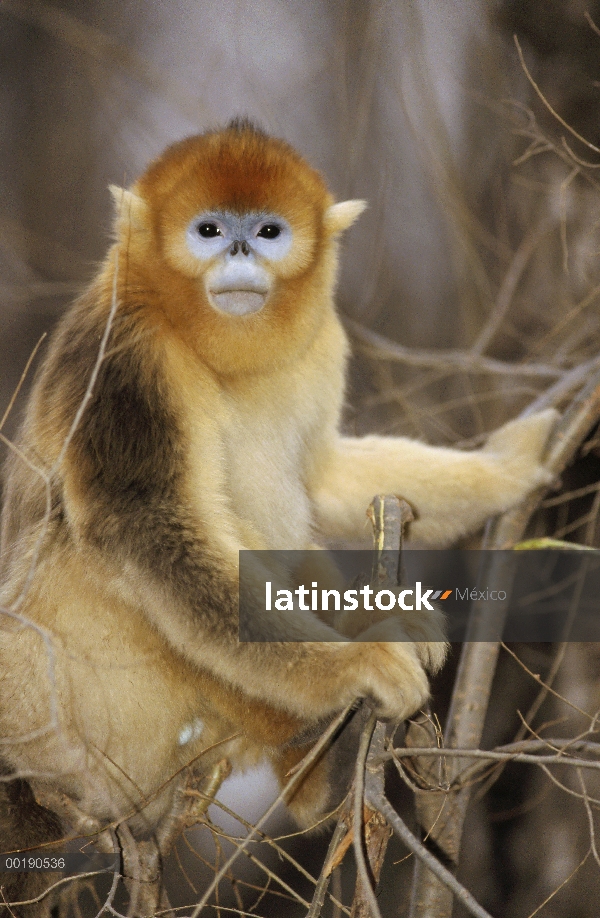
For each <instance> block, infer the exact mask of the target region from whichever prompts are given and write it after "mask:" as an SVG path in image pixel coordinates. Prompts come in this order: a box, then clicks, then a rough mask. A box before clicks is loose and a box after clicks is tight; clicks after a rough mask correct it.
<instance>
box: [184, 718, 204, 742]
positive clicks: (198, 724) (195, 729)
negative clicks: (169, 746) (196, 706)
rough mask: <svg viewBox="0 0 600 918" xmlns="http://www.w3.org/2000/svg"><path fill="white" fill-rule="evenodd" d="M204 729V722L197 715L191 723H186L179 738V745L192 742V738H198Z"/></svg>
mask: <svg viewBox="0 0 600 918" xmlns="http://www.w3.org/2000/svg"><path fill="white" fill-rule="evenodd" d="M203 730H204V723H203V722H202V721H201V720H200V718H199V717H196V718H195V719H194V720H193V721H192V722H191V724H186V726H185V727H183V729H182V730H181V731H180V733H179V740H178V742H179V745H180V746H185V745H186V744H187V743H191V741H192V740H195V739H198V737H200V736H202V731H203Z"/></svg>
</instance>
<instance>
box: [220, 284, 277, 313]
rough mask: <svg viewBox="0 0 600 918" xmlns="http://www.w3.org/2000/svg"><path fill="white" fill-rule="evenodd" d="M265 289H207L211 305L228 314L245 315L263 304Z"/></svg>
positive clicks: (255, 310)
mask: <svg viewBox="0 0 600 918" xmlns="http://www.w3.org/2000/svg"><path fill="white" fill-rule="evenodd" d="M267 293H268V291H267V290H263V289H252V290H248V289H241V290H240V289H237V290H222V289H221V290H219V289H217V290H215V289H213V290H209V299H210V302H211V305H212V306H214V308H215V309H217V310H218V311H219V312H225V313H227V314H228V315H230V316H247V315H250V314H251V313H253V312H258V311H259V310H260V309H262V308H263V306H264V305H265V300H266V299H267Z"/></svg>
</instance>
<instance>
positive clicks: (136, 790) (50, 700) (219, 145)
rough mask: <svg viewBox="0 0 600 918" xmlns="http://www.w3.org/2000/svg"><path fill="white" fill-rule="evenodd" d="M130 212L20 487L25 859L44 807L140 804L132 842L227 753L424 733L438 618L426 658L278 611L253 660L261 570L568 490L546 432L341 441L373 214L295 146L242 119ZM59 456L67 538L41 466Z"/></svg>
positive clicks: (32, 417)
mask: <svg viewBox="0 0 600 918" xmlns="http://www.w3.org/2000/svg"><path fill="white" fill-rule="evenodd" d="M112 192H113V195H114V198H115V201H116V214H117V216H116V224H115V241H114V243H113V245H112V246H111V248H110V250H109V252H108V255H107V257H106V260H105V262H104V264H103V266H102V268H101V269H100V271H99V273H98V275H97V277H96V278H95V280H94V281H93V282H92V284H91V286H90V287H89V289H88V290H87V291H86V292H85V293H84V294H83V295H82V296H81V297H80V298H79V299H78V300H77V301H76V302H75V303H74V304H73V306H72V307H71V308H70V309H69V311H68V312H67V314H66V315H65V317H64V318H63V320H62V321H61V322H60V324H59V326H58V328H57V330H56V333H55V334H54V337H53V339H52V343H51V345H50V347H49V350H48V353H47V356H46V357H45V360H44V362H43V366H42V367H41V370H40V372H39V373H38V376H37V380H36V382H35V385H34V388H33V392H32V395H31V399H30V402H29V406H28V409H27V412H26V416H25V419H24V421H23V424H22V428H21V432H20V435H19V439H18V443H17V446H18V452H16V451H15V452H12V453H11V455H10V456H9V458H8V461H7V466H6V476H5V491H4V493H5V505H4V511H3V518H2V568H1V578H2V590H1V594H0V603H1V605H2V606H3V608H5V609H11V607H13V604H15V603H16V601H17V599H18V598H20V599H19V602H18V604H17V606H16V607H15V608H16V609H17V611H18V614H19V615H20V616H21V617H22V619H21V621H23V620H26V621H27V622H28V623H30V624H29V625H28V626H22V624H20V623H19V622H17V621H16V620H15V619H14V618H10V617H9V616H7V615H3V616H2V631H1V632H0V733H1V736H2V737H3V738H5V739H6V738H11V740H12V741H11V742H10V743H6V744H4V745H3V746H2V758H3V761H4V763H5V766H4V767H5V774H9V775H11V774H16V775H19V774H23V775H26V776H30V777H29V785H25V784H23V783H22V782H21V783H19V782H17V781H15V782H13V783H12V784H8V785H7V784H6V783H5V784H1V785H0V838H1V839H2V846H4V850H10V849H11V847H14V848H18V847H19V846H20V845H21V844H32V843H38V842H39V840H40V839H42V838H44V837H57V833H60V832H61V831H63V828H61V827H60V825H59V823H58V819H57V818H56V817H55V816H54V815H53V814H50V813H48V812H47V811H45V810H42V809H40V808H39V807H37V808H36V806H35V803H34V801H33V797H32V796H31V792H30V790H29V788H31V790H32V791H33V792H34V793H35V792H37V790H38V789H43V788H44V786H47V785H51V786H52V787H53V788H55V789H57V790H58V791H60V792H61V793H64V794H65V795H67V796H68V797H69V798H71V799H73V800H74V801H76V803H77V806H78V808H79V810H80V811H83V812H85V813H88V814H90V815H92V816H93V817H94V818H96V819H98V820H100V821H101V822H102V821H106V822H107V823H108V822H110V821H113V820H115V819H118V818H119V817H121V816H123V815H124V814H125V813H129V812H131V811H132V809H135V808H136V807H137V808H139V810H140V813H139V815H138V817H136V819H133V820H132V821H131V826H132V830H133V831H136V827H137V826H138V825H144V826H146V827H147V826H148V825H152V824H153V823H155V822H156V821H157V820H159V819H160V817H161V815H162V813H163V812H164V811H165V808H167V807H168V806H169V799H170V798H169V794H168V792H165V793H162V794H159V795H158V796H157V795H156V794H155V791H156V789H157V788H159V787H160V786H162V785H163V784H164V783H165V782H166V781H167V779H168V778H169V776H170V775H172V774H173V773H175V772H176V771H177V770H178V769H180V768H181V767H182V766H183V765H184V764H185V763H186V762H188V761H190V760H191V759H193V758H194V757H195V756H197V755H198V754H199V753H200V752H201V751H202V750H203V749H207V748H208V747H210V746H211V745H212V744H214V743H217V742H218V741H220V740H223V739H225V738H226V737H229V736H233V735H235V736H236V738H235V739H233V740H231V742H229V743H228V744H227V745H221V746H219V747H217V748H216V750H215V751H214V752H212V753H211V752H209V753H207V754H206V756H205V757H204V758H203V759H202V760H201V761H202V763H203V765H205V766H206V768H210V767H211V766H212V765H214V763H215V761H217V760H218V759H219V758H222V757H223V756H224V755H227V757H228V758H229V759H230V760H231V762H232V763H233V764H234V766H238V767H244V766H245V765H247V764H250V763H252V762H255V761H258V760H259V759H261V758H263V757H265V756H267V757H268V758H269V759H270V760H271V761H272V763H273V765H274V767H275V769H276V771H278V772H279V773H280V774H281V775H282V774H284V773H285V772H286V771H287V770H288V768H289V765H290V761H292V760H293V759H294V756H296V758H297V756H298V749H299V748H300V747H301V744H300V743H298V742H297V741H296V743H295V744H294V738H295V737H296V738H297V737H302V736H303V735H304V736H306V735H307V734H310V732H311V730H312V731H313V733H314V729H315V725H317V724H319V723H322V722H323V721H324V720H325V721H326V719H327V718H330V717H331V716H332V715H333V714H335V713H336V712H338V711H340V710H342V708H343V707H344V706H345V705H347V704H348V703H350V702H351V701H352V700H353V699H356V698H359V697H368V698H369V699H370V700H371V702H372V704H373V705H374V706H375V708H376V710H377V711H378V712H379V714H380V715H381V716H382V717H386V718H397V719H400V718H405V717H407V716H409V715H411V714H412V713H413V712H414V711H416V710H417V709H418V708H419V707H420V706H421V705H422V704H423V702H424V701H425V700H426V698H427V694H428V681H427V675H426V669H430V670H435V669H437V668H439V667H440V666H441V664H442V662H443V658H444V653H445V645H444V643H443V634H442V632H441V630H440V628H439V625H438V624H437V619H435V616H434V617H432V623H431V631H430V633H431V636H432V640H431V641H425V642H424V641H422V640H421V641H415V642H414V643H413V642H411V641H410V640H406V637H407V630H409V627H410V626H409V624H407V622H402V620H401V619H400V617H399V616H396V617H391V618H387V619H385V620H384V621H382V622H380V623H379V624H378V625H376V626H375V631H373V630H371V632H370V633H369V637H370V638H371V640H370V642H369V643H364V642H363V643H360V642H359V643H356V642H353V641H351V640H349V639H348V638H347V637H346V636H344V635H341V634H339V633H337V632H336V631H335V630H334V629H333V627H332V625H331V624H329V623H327V622H325V621H323V620H321V619H320V618H318V617H317V616H316V615H315V614H314V613H313V612H310V611H307V612H299V613H298V615H297V616H296V617H295V618H294V621H293V634H290V636H291V637H293V638H294V640H293V641H291V642H289V643H288V642H286V641H285V637H286V634H288V632H287V631H286V629H287V628H289V627H292V626H290V625H289V623H284V622H282V620H280V618H278V616H280V613H278V612H277V611H276V610H275V611H272V612H266V611H265V610H264V609H262V610H261V611H258V609H257V613H256V614H257V615H262V616H265V622H264V624H265V627H266V628H269V629H270V632H271V633H272V634H274V635H276V636H279V638H280V640H278V641H271V642H267V643H240V642H239V640H238V552H239V550H240V549H243V548H249V549H303V548H307V547H311V546H312V545H314V544H315V542H317V543H318V541H319V539H320V538H327V537H335V538H346V537H353V536H355V535H356V533H357V532H358V533H360V532H362V530H363V528H364V520H365V510H366V508H367V506H368V504H369V503H370V501H371V500H372V498H373V495H375V494H376V493H381V492H389V493H397V494H401V495H402V496H403V497H404V498H406V499H407V500H408V501H409V502H410V503H411V504H412V505H413V507H414V509H415V511H416V516H417V519H416V521H415V523H414V524H413V526H412V536H413V537H415V538H417V539H419V540H420V541H422V542H424V543H426V544H428V545H435V546H440V547H441V546H444V545H448V544H450V543H452V542H453V541H454V540H456V539H457V538H458V537H460V536H462V535H464V534H465V533H467V532H469V531H472V530H474V529H476V528H477V527H479V526H480V525H481V524H482V523H483V521H484V520H485V519H486V518H487V517H488V516H490V515H491V514H495V513H498V512H500V511H503V510H506V509H507V508H508V507H509V506H511V505H513V504H515V503H516V502H518V501H520V500H521V499H522V498H523V496H524V495H525V494H526V493H527V492H528V491H530V490H531V489H532V488H535V487H536V486H537V485H539V484H540V483H542V482H546V481H547V479H548V476H547V473H546V472H545V470H544V469H543V467H541V465H540V461H539V457H540V455H541V451H542V448H543V446H544V443H545V440H546V437H547V434H548V431H549V428H550V426H551V424H552V423H553V421H554V417H555V416H554V413H553V412H551V411H548V412H543V413H541V414H538V415H535V416H532V417H529V418H527V419H526V420H519V421H514V422H512V423H509V424H507V425H505V426H504V427H503V428H501V429H500V430H498V431H497V432H496V433H494V434H493V436H492V437H490V439H489V440H488V443H487V445H486V446H485V447H484V448H483V449H481V450H478V451H475V452H460V451H458V450H452V449H443V448H439V447H432V446H427V445H425V444H423V443H418V442H414V441H412V440H408V439H403V438H391V437H390V438H387V437H379V436H368V437H364V438H360V439H359V438H351V437H345V436H342V435H341V434H340V433H339V429H338V428H339V421H340V412H341V408H342V402H343V396H344V376H345V368H346V360H347V356H348V342H347V340H346V335H345V334H344V331H343V329H342V326H341V324H340V320H339V319H338V317H337V315H336V311H335V307H334V302H333V294H334V287H335V281H336V271H337V248H338V239H339V237H340V234H341V233H342V231H343V230H345V229H347V228H348V227H349V226H350V225H351V224H352V223H353V222H354V220H355V219H356V218H357V217H358V215H359V214H360V213H361V211H362V209H363V203H362V202H361V201H345V202H342V203H334V201H333V199H332V197H331V195H330V194H329V192H328V191H327V188H326V186H325V184H324V181H323V179H322V177H321V176H320V175H319V174H318V173H317V172H316V171H314V170H313V169H312V168H311V167H310V166H309V165H307V163H305V162H304V160H303V159H302V158H301V157H300V156H299V155H298V154H297V153H296V152H295V151H294V150H293V149H292V148H291V147H290V146H288V144H287V143H285V142H284V141H282V140H276V139H273V138H271V137H268V136H266V135H265V134H264V133H262V131H260V130H258V129H257V128H255V127H254V126H252V125H251V124H250V123H248V122H246V121H235V122H232V123H231V124H230V125H229V126H228V127H226V128H225V129H224V130H220V131H210V132H208V133H205V134H202V135H200V136H198V137H191V138H190V139H188V140H184V141H182V142H180V143H176V144H174V145H173V146H172V147H170V148H169V149H167V150H166V151H165V153H164V154H163V155H162V156H160V157H159V158H158V159H157V160H156V161H155V162H153V163H152V164H151V165H150V167H149V168H148V169H147V171H146V172H145V173H144V174H143V175H142V177H141V178H140V179H139V180H138V181H137V182H135V184H134V185H133V186H132V187H131V188H130V189H128V190H122V189H119V188H113V189H112ZM115 298H116V311H115V313H114V318H113V320H112V325H111V326H110V331H109V334H108V339H107V344H106V350H105V353H104V356H103V358H102V360H101V362H100V363H99V365H98V367H97V377H96V379H95V382H94V384H93V387H92V389H91V394H90V395H89V397H87V399H86V392H87V391H88V389H89V386H90V379H91V374H92V372H93V370H94V367H95V366H96V364H97V358H98V354H99V348H100V343H101V340H102V337H103V334H104V332H105V329H106V328H107V322H108V319H109V314H110V312H111V307H112V306H113V303H114V302H115ZM82 406H83V411H82V412H81V416H80V418H79V420H78V423H77V424H76V426H75V428H74V430H72V427H73V421H74V418H75V416H76V413H77V412H78V410H80V409H81V407H82ZM70 431H71V433H69V432H70ZM65 444H66V446H65ZM63 449H64V457H63V459H62V462H61V463H60V464H59V466H58V469H57V471H56V474H55V475H54V476H53V478H52V481H51V483H50V490H51V494H50V512H49V515H48V513H47V491H46V486H45V483H44V480H43V478H42V477H41V476H40V475H39V474H38V473H37V472H36V471H35V466H38V467H41V468H43V469H50V468H52V467H53V466H55V464H56V462H57V459H58V457H59V455H60V453H61V450H63ZM282 507H283V508H285V512H282V510H281V508H282ZM32 565H33V568H32ZM32 569H33V570H34V573H33V577H32V579H31V581H30V582H29V581H28V578H29V577H30V571H31V570H32ZM24 587H26V589H25V592H23V590H24ZM409 637H410V632H409ZM398 638H400V640H398ZM48 641H50V643H51V648H52V655H51V662H49V645H48ZM48 724H54V726H53V727H52V728H51V729H44V727H45V726H46V725H48ZM20 737H21V738H22V741H20V740H19V738H20ZM328 769H329V766H328V763H327V760H324V761H323V762H322V763H321V765H320V766H319V768H318V769H317V770H316V772H314V774H313V775H311V777H309V778H308V779H307V780H306V782H305V784H304V785H303V786H302V787H301V788H300V790H299V791H298V792H297V794H296V796H295V798H294V800H293V801H292V808H293V809H294V812H295V814H296V816H297V817H298V819H299V820H300V821H302V822H304V823H308V822H310V820H311V819H313V818H314V817H315V814H317V813H319V812H320V811H323V810H324V809H326V808H327V806H329V805H330V803H331V799H332V798H331V789H330V784H329V778H328V774H329V773H330V770H328ZM11 795H12V796H11ZM153 795H154V796H153ZM147 798H150V800H151V802H150V803H148V804H147V805H146V801H147ZM32 840H33V841H32ZM7 889H8V890H9V893H10V892H11V891H12V890H11V888H10V884H9V886H8V887H7Z"/></svg>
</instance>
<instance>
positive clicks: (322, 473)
mask: <svg viewBox="0 0 600 918" xmlns="http://www.w3.org/2000/svg"><path fill="white" fill-rule="evenodd" d="M556 418H557V413H556V412H555V411H554V410H552V409H550V410H548V411H542V412H540V413H539V414H536V415H532V416H531V417H528V418H524V419H517V420H515V421H510V422H509V423H508V424H505V425H504V426H503V427H501V428H500V429H499V430H497V431H495V432H494V433H493V434H492V435H491V436H490V438H489V440H488V442H487V444H486V445H485V447H484V448H483V449H481V450H476V451H473V452H462V451H460V450H455V449H448V448H444V447H435V446H428V445H427V444H424V443H419V442H418V441H415V440H409V439H406V438H402V437H398V438H394V437H378V436H368V437H363V438H360V439H359V438H351V437H337V438H336V439H332V441H331V442H330V444H329V446H328V447H327V448H326V449H325V450H324V451H323V453H322V456H321V461H320V462H319V463H318V464H317V465H316V466H315V470H314V474H313V478H312V482H313V485H312V489H311V490H312V494H313V499H314V504H315V512H316V518H317V522H318V524H319V526H320V528H321V531H322V532H323V534H325V535H327V536H330V537H333V538H342V539H352V538H354V539H356V537H357V535H360V534H361V533H364V532H365V508H366V507H367V506H368V504H369V503H370V501H371V500H372V499H373V496H374V495H375V494H378V493H392V494H397V495H398V496H399V497H403V498H404V499H405V500H407V501H408V502H409V503H410V504H411V506H412V507H413V509H414V510H415V513H416V517H417V518H416V521H415V522H414V523H412V524H411V538H413V539H419V540H421V541H423V542H424V543H426V544H428V545H432V546H436V547H444V546H446V545H449V544H451V543H452V542H455V541H456V540H457V539H458V538H460V537H461V536H463V535H465V534H467V533H469V532H473V531H474V530H476V529H477V528H478V527H479V526H481V525H482V524H483V522H484V521H485V520H486V519H487V518H488V517H489V516H492V515H494V514H497V513H501V512H503V511H504V510H507V509H508V508H509V507H511V506H513V505H515V504H517V503H518V502H519V501H520V500H522V499H523V497H524V496H525V495H526V494H527V493H528V492H529V491H531V490H533V489H534V488H535V487H536V486H538V485H541V484H547V483H548V482H549V478H550V476H549V474H548V472H547V471H546V470H545V469H544V468H543V466H542V465H541V464H540V456H541V454H542V450H543V448H544V446H545V443H546V440H547V438H548V434H549V432H550V429H551V427H552V426H553V425H554V423H555V421H556Z"/></svg>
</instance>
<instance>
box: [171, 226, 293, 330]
mask: <svg viewBox="0 0 600 918" xmlns="http://www.w3.org/2000/svg"><path fill="white" fill-rule="evenodd" d="M186 241H187V245H188V248H189V250H190V252H191V253H192V254H193V255H194V256H195V257H196V258H198V259H199V260H201V261H212V262H213V264H212V265H211V267H210V268H209V270H208V271H207V273H206V292H207V295H208V299H209V302H210V305H211V306H212V307H213V308H214V309H216V310H217V312H221V313H225V314H228V315H233V316H243V315H249V314H252V313H254V312H258V311H259V310H261V309H262V308H263V306H264V304H265V302H266V299H267V296H268V293H269V290H270V287H271V276H270V274H269V272H268V270H267V268H266V266H265V262H266V263H268V262H273V261H279V260H280V259H282V258H284V257H285V256H286V255H287V253H288V252H289V250H290V248H291V245H292V230H291V227H290V225H289V223H288V222H287V221H286V220H284V219H283V218H282V217H280V216H278V215H277V214H271V213H249V214H244V215H243V216H241V215H240V214H235V213H232V212H230V211H206V212H204V213H201V214H199V215H198V216H197V217H194V219H193V220H192V222H191V223H190V224H189V226H188V229H187V232H186Z"/></svg>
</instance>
